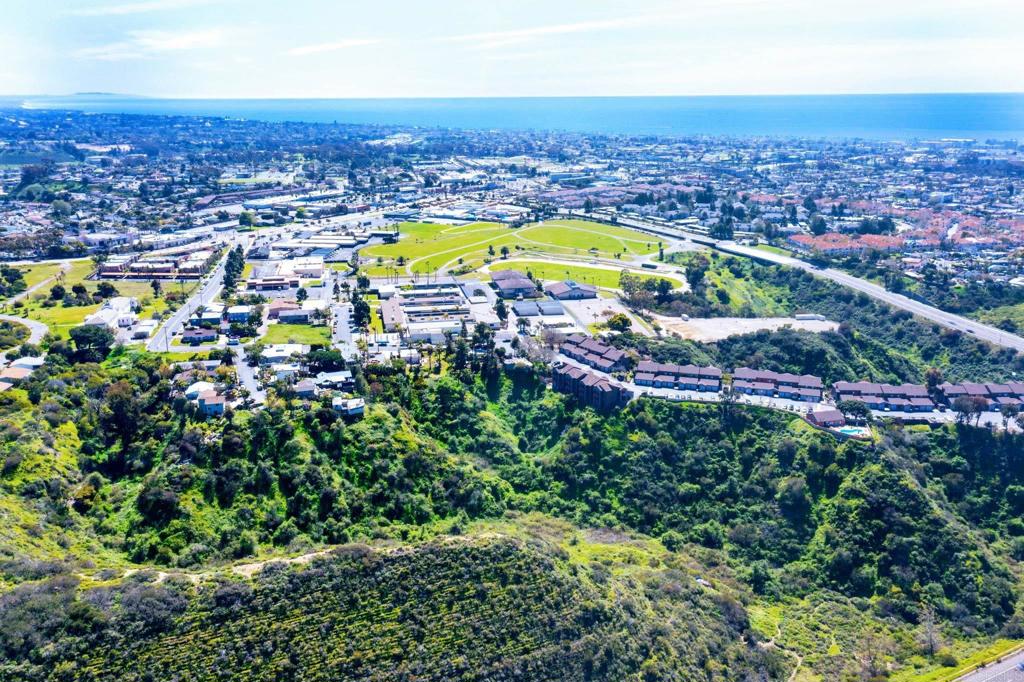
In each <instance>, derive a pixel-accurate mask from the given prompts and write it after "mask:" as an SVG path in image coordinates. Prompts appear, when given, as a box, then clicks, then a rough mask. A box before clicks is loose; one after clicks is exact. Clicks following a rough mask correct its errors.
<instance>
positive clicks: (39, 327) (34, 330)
mask: <svg viewBox="0 0 1024 682" xmlns="http://www.w3.org/2000/svg"><path fill="white" fill-rule="evenodd" d="M46 262H48V263H60V266H61V268H60V269H61V273H62V274H63V273H65V272H67V271H68V270H69V269H70V268H71V263H70V261H68V260H67V259H64V260H59V261H46ZM55 279H57V277H56V276H54V277H49V278H47V279H44V280H43V281H42V282H39V283H38V284H36V285H33V286H30V287H29V288H28V289H25V291H23V292H21V293H20V294H16V295H14V296H12V297H10V298H9V299H7V300H6V301H5V302H4V303H5V305H12V304H13V303H14V302H16V301H20V300H21V299H23V298H27V297H28V296H31V295H32V294H33V293H35V292H36V291H39V290H40V289H42V288H43V287H45V286H47V285H49V284H50V283H51V282H52V281H53V280H55ZM0 320H7V321H8V322H16V323H18V324H23V325H25V326H26V327H28V332H29V334H28V340H27V343H32V344H36V345H38V344H39V343H40V342H41V341H42V340H43V338H44V337H45V336H46V333H47V332H48V331H50V328H49V327H47V326H46V325H45V324H43V323H42V322H40V321H39V320H30V319H29V318H27V317H17V316H15V315H0ZM6 361H7V352H6V351H5V352H3V353H0V362H6Z"/></svg>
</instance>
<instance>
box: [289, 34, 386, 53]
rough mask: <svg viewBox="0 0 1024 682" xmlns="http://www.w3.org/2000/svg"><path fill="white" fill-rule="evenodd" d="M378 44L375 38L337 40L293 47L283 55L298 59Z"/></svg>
mask: <svg viewBox="0 0 1024 682" xmlns="http://www.w3.org/2000/svg"><path fill="white" fill-rule="evenodd" d="M378 43H380V41H379V40H377V39H375V38H349V39H347V40H337V41H334V42H330V43H317V44H316V45H302V46H300V47H293V48H292V49H290V50H288V51H287V52H285V54H289V55H291V56H293V57H300V56H302V55H307V54H320V53H322V52H337V51H338V50H347V49H349V48H350V47H363V46H364V45H376V44H378Z"/></svg>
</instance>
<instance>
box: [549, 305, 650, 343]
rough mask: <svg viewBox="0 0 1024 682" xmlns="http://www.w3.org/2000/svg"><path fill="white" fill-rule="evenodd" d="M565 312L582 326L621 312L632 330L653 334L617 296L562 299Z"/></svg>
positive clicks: (602, 320)
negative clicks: (628, 321)
mask: <svg viewBox="0 0 1024 682" xmlns="http://www.w3.org/2000/svg"><path fill="white" fill-rule="evenodd" d="M562 305H563V306H565V310H566V312H568V313H569V314H570V315H572V316H573V317H574V318H576V321H577V322H579V323H580V325H581V326H583V327H588V326H589V325H592V324H598V323H603V322H606V321H607V320H608V318H609V317H611V316H612V315H616V314H618V313H622V314H624V315H626V317H628V318H629V319H630V320H632V321H633V331H634V332H635V333H637V334H643V335H644V336H654V332H653V331H652V330H650V329H648V328H647V327H645V326H643V325H641V324H640V323H639V322H637V321H636V317H635V316H634V315H633V314H632V313H630V312H629V310H627V309H626V306H625V305H623V303H622V302H621V301H619V300H618V299H617V298H591V299H585V300H582V301H562Z"/></svg>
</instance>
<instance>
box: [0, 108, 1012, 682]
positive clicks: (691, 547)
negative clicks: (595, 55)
mask: <svg viewBox="0 0 1024 682" xmlns="http://www.w3.org/2000/svg"><path fill="white" fill-rule="evenodd" d="M0 259H2V262H0V297H2V300H3V306H2V308H3V309H2V311H0V351H2V367H0V465H2V466H0V678H2V679H11V680H114V679H119V680H152V679H168V680H171V679H181V680H185V679H221V678H220V677H215V676H213V674H212V673H209V671H210V670H211V669H213V668H216V667H218V666H222V665H223V666H225V669H226V668H227V667H229V662H230V665H231V666H233V667H232V668H231V669H232V670H234V671H235V673H233V674H238V672H237V671H239V670H248V671H249V672H248V673H247V675H250V676H249V677H248V678H246V679H258V680H285V679H381V680H383V679H389V680H390V679H396V680H397V679H405V680H412V679H430V680H435V679H437V680H440V679H527V678H525V677H523V678H520V677H516V676H515V675H513V674H512V673H510V672H509V671H512V670H515V669H517V667H518V668H521V669H524V670H525V669H531V670H534V669H536V670H548V667H550V672H549V673H544V674H541V673H537V675H535V676H534V677H530V678H529V679H651V680H658V679H679V680H691V679H692V680H696V679H701V680H723V681H724V680H754V679H757V680H784V679H789V680H795V681H801V682H810V681H812V680H821V681H825V680H842V681H846V680H871V681H873V682H879V681H881V680H892V682H909V681H910V680H915V679H922V680H931V681H932V682H938V681H939V680H950V681H951V680H954V679H957V678H958V677H959V676H961V675H964V674H969V673H971V672H972V671H974V670H975V669H978V668H983V667H985V666H987V665H989V664H990V663H993V662H994V661H997V660H1000V659H1002V658H1003V657H1005V656H1012V655H1014V653H1015V651H1016V650H1017V649H1019V648H1020V644H1021V642H1022V641H1024V602H1022V595H1024V589H1022V575H1024V522H1022V514H1024V433H1022V431H1024V336H1022V335H1024V148H1022V147H1021V146H1020V144H1019V143H1016V142H1002V141H993V140H973V139H913V140H908V141H903V142H897V141H878V140H865V139H848V140H829V141H823V140H809V139H798V138H793V139H786V138H740V137H736V138H725V137H704V136H701V137H679V136H664V137H662V136H635V137H630V136H624V135H610V134H609V135H599V134H589V135H588V134H582V133H571V132H540V131H512V130H489V131H484V130H478V131H474V130H465V131H463V130H457V129H434V128H426V127H409V126H383V125H347V124H316V123H265V122H259V121H249V120H245V119H235V118H217V117H209V116H195V117H189V116H155V115H131V116H129V115H113V114H85V113H80V112H75V111H61V110H43V109H29V108H10V109H0ZM411 547H415V548H416V549H415V550H413V549H410V548H411ZM423 548H426V549H423ZM414 594H416V595H419V596H420V597H422V598H423V600H424V601H423V604H420V605H418V606H417V605H415V604H413V603H412V601H411V599H410V596H411V595H414ZM609 595H611V596H609ZM293 602H294V603H301V604H303V605H304V607H306V608H307V609H308V610H307V612H306V616H305V618H306V620H303V619H302V618H299V617H298V616H295V614H294V613H293V611H292V610H291V607H290V604H292V603H293ZM496 614H498V615H496ZM328 649H330V650H332V651H336V652H337V657H336V659H332V661H331V663H330V665H326V664H324V665H322V666H320V664H318V663H315V662H316V661H321V659H320V658H318V657H321V656H323V655H325V654H322V653H321V652H322V651H325V650H328ZM409 650H418V651H419V652H420V654H419V657H420V658H419V663H418V664H417V665H419V666H420V667H417V665H413V664H409V663H408V661H407V660H406V659H402V658H401V656H400V655H399V653H400V652H402V651H409ZM681 652H682V653H681ZM527 653H528V654H529V656H526V654H527ZM524 656H526V657H525V658H524ZM723 661H728V662H729V665H728V666H726V665H725V664H724V663H723ZM243 662H244V663H243ZM311 666H312V667H311ZM317 666H320V667H317ZM312 668H316V669H317V670H318V673H317V675H320V676H319V677H317V676H309V675H308V674H306V675H304V674H303V672H302V671H307V672H308V671H309V670H310V669H312ZM481 670H490V671H492V672H493V673H494V674H493V675H490V676H489V675H488V674H482V673H480V671H481ZM999 670H1002V668H1000V669H999ZM1007 670H1008V671H1009V672H1010V673H1012V672H1013V669H1012V668H1007ZM325 671H333V672H331V673H327V672H325ZM328 674H329V675H333V677H331V676H327V677H324V675H328ZM998 674H1003V673H1002V672H1000V673H998ZM223 679H243V678H242V677H224V678H223ZM1007 679H1011V678H1009V677H1008V678H1007Z"/></svg>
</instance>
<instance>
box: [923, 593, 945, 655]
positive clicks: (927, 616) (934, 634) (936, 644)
mask: <svg viewBox="0 0 1024 682" xmlns="http://www.w3.org/2000/svg"><path fill="white" fill-rule="evenodd" d="M918 622H920V624H921V634H920V641H921V647H922V648H923V649H924V652H925V653H926V654H928V655H929V656H934V655H935V654H936V652H938V650H939V649H941V648H942V636H941V634H940V633H939V627H938V624H937V623H936V622H935V609H933V608H932V607H931V605H930V604H922V605H921V611H920V615H919V616H918Z"/></svg>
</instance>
